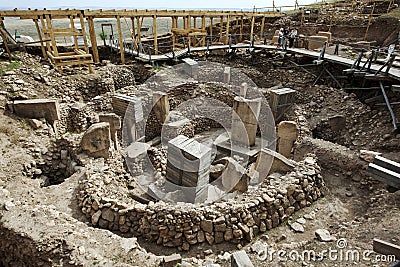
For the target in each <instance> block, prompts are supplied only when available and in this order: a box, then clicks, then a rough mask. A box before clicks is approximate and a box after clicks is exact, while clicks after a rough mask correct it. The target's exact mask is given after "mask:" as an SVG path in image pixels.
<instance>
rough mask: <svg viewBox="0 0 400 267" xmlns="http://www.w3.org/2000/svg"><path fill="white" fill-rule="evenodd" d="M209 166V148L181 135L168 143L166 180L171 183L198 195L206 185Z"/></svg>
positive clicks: (194, 197)
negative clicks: (193, 189)
mask: <svg viewBox="0 0 400 267" xmlns="http://www.w3.org/2000/svg"><path fill="white" fill-rule="evenodd" d="M210 166H211V148H209V147H207V146H205V145H203V144H201V143H199V142H197V141H196V140H194V139H190V138H188V137H186V136H183V135H178V136H177V137H175V138H174V139H172V140H170V141H169V142H168V161H167V180H168V181H170V182H171V183H173V184H176V185H180V186H185V187H193V188H195V189H196V190H195V192H196V193H199V192H200V191H201V190H202V189H204V187H205V186H206V185H208V182H209V176H210ZM195 199H196V196H193V200H195Z"/></svg>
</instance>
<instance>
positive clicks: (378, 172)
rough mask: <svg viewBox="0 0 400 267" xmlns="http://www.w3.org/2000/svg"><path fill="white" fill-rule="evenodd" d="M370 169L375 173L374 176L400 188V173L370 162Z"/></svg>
mask: <svg viewBox="0 0 400 267" xmlns="http://www.w3.org/2000/svg"><path fill="white" fill-rule="evenodd" d="M368 170H369V171H370V172H371V173H372V174H374V177H375V178H376V179H377V180H379V181H381V182H383V183H386V184H388V185H390V186H392V187H395V188H398V189H400V174H399V173H397V172H394V171H391V170H388V169H386V168H384V167H381V166H378V165H376V164H374V163H370V164H368Z"/></svg>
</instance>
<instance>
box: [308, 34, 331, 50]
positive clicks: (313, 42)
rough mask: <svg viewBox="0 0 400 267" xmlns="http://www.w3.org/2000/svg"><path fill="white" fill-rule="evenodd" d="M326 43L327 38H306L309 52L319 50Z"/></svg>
mask: <svg viewBox="0 0 400 267" xmlns="http://www.w3.org/2000/svg"><path fill="white" fill-rule="evenodd" d="M325 42H328V37H326V36H318V35H315V36H309V37H308V49H309V50H317V49H321V48H322V47H323V46H324V43H325Z"/></svg>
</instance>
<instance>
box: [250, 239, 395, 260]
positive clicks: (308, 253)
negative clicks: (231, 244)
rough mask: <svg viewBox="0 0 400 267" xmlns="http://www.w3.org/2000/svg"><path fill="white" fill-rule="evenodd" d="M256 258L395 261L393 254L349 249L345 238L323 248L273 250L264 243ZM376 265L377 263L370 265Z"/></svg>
mask: <svg viewBox="0 0 400 267" xmlns="http://www.w3.org/2000/svg"><path fill="white" fill-rule="evenodd" d="M257 258H258V260H259V261H262V262H275V261H278V262H322V261H323V262H332V263H338V264H339V266H340V263H343V264H351V263H366V264H379V263H391V262H395V261H396V256H395V255H380V254H376V253H375V252H374V251H372V250H362V249H356V248H354V249H350V248H348V244H347V240H346V239H345V238H341V239H338V240H337V242H336V246H335V247H333V248H332V247H329V248H328V249H323V250H319V251H316V250H296V249H292V250H284V249H281V250H274V249H273V248H271V247H269V246H268V245H265V246H264V247H263V249H260V250H258V253H257ZM370 266H377V265H370Z"/></svg>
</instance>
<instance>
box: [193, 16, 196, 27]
mask: <svg viewBox="0 0 400 267" xmlns="http://www.w3.org/2000/svg"><path fill="white" fill-rule="evenodd" d="M196 20H197V17H195V16H193V28H195V29H196V28H197V21H196Z"/></svg>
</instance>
